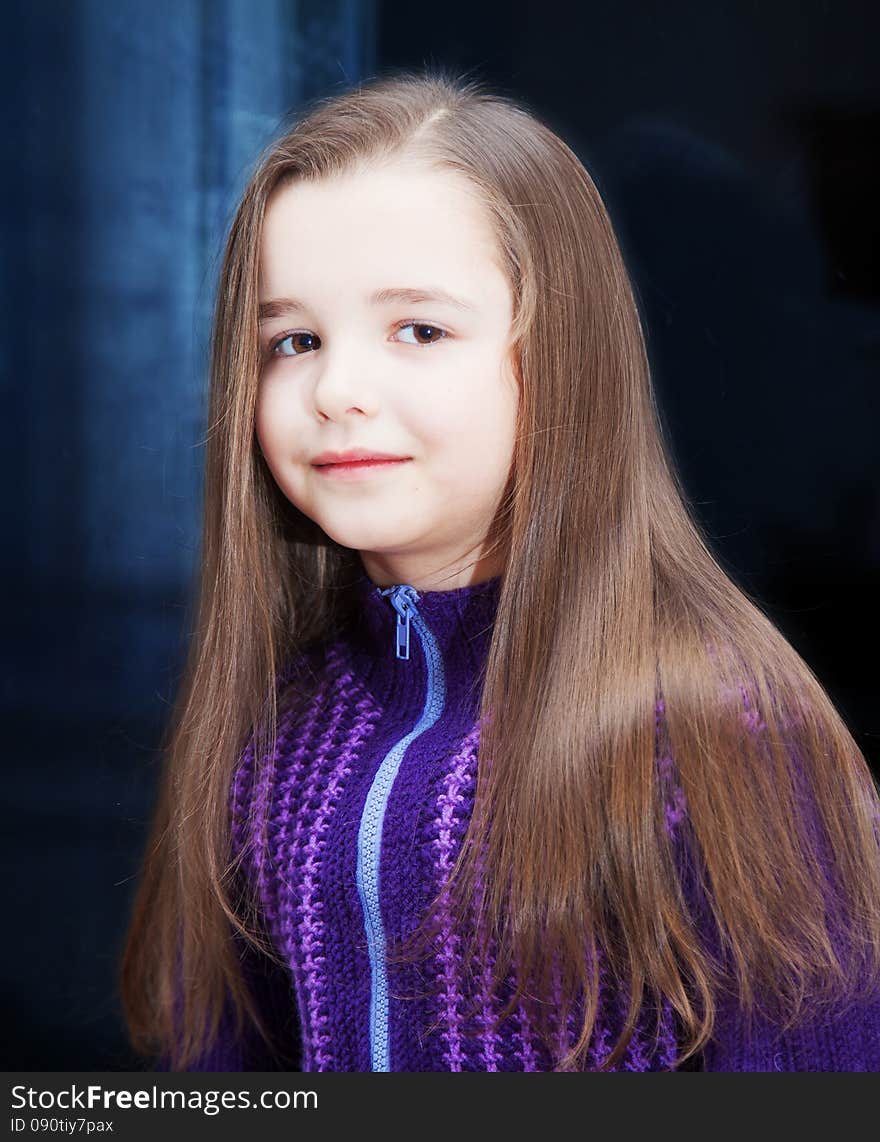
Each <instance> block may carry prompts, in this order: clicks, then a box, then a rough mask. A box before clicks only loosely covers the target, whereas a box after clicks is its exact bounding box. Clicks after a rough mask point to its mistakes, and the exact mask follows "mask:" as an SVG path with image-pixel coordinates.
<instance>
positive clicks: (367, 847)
mask: <svg viewBox="0 0 880 1142" xmlns="http://www.w3.org/2000/svg"><path fill="white" fill-rule="evenodd" d="M391 590H392V591H393V592H396V593H397V594H392V599H391V601H392V604H395V603H396V601H397V600H398V598H399V595H400V594H401V593H402V590H401V588H398V587H395V588H392V589H391ZM410 590H411V588H410ZM388 593H390V592H386V594H388ZM407 603H408V607H407V615H406V622H407V624H409V623H412V625H413V627H414V628H415V629H416V631H417V633H418V635H419V639H420V640H421V644H422V649H423V651H424V654H425V663H426V666H427V676H428V677H427V690H426V694H425V706H424V709H423V711H422V715H421V717H420V718H419V720H418V722H417V723H416V725H415V726H414V727H413V728H412V730H410V732H409V733H408V734H406V735H405V736H404V737H402V738H400V740H399V741H397V742H395V743H394V745H393V746H392V747H391V749H389V750H388V752H387V753H386V755H385V757H384V758H383V759H382V763H381V765H380V766H379V768H378V770H377V772H376V776H375V777H374V778H373V783H372V785H371V786H370V790H369V792H368V793H367V798H366V801H365V803H364V809H363V813H362V814H361V821H360V827H359V829H358V859H357V887H358V895H359V896H360V900H361V907H362V909H363V913H364V929H365V932H366V936H367V948H368V951H369V956H370V1061H371V1067H372V1070H374V1071H388V1070H390V1069H391V1062H390V1042H389V1026H388V976H387V971H386V964H385V949H386V941H385V931H384V929H383V927H382V912H381V907H380V899H379V863H380V857H381V851H382V824H383V821H384V818H385V810H386V808H387V805H388V798H389V796H390V793H391V787H392V786H393V784H394V781H395V779H396V777H397V774H398V771H399V769H400V765H401V762H402V761H403V757H404V754H405V753H406V751H407V749H408V748H409V746H410V745H411V744H412V742H413V741H415V739H416V738H417V737H419V736H420V735H421V734H423V733H425V731H426V730H429V729H430V728H431V726H433V725H434V723H435V722H436V721H437V719H438V718H439V717H440V714H441V712H442V710H443V705H444V703H445V701H446V680H445V678H444V672H443V661H442V658H441V656H440V651H439V649H438V647H437V642H436V639H435V638H434V636H433V635H432V634H431V632H430V630H429V629H428V628H427V626H426V625H425V623H424V622H423V620H422V618H421V616H420V615H419V613H418V611H417V610H416V608H415V604H414V602H413V600H412V596H408V598H407ZM395 610H397V607H396V605H395ZM399 617H400V612H399V611H398V619H399ZM398 650H399V643H398ZM407 657H408V655H407Z"/></svg>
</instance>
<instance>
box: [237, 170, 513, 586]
mask: <svg viewBox="0 0 880 1142" xmlns="http://www.w3.org/2000/svg"><path fill="white" fill-rule="evenodd" d="M495 257H496V254H495V247H494V240H493V235H492V232H491V230H490V227H489V224H488V221H487V219H486V217H485V216H484V214H483V213H482V211H481V208H480V206H479V205H478V204H477V202H476V200H475V198H474V197H473V194H472V193H470V192H469V184H468V183H467V182H466V181H465V179H464V177H463V176H458V175H456V174H455V173H454V172H437V171H425V170H416V169H414V168H413V167H406V166H404V165H402V164H401V165H394V166H387V167H384V168H382V169H373V170H369V171H361V172H359V173H357V174H351V175H346V176H344V177H338V178H335V179H332V180H331V179H327V180H323V181H320V182H314V183H304V182H297V183H292V184H289V185H287V186H284V187H280V188H278V189H277V190H276V192H275V193H274V195H273V197H272V200H271V202H270V205H269V208H268V210H267V213H266V218H265V222H264V228H263V239H262V248H261V265H260V285H259V295H260V303H261V304H260V312H261V321H260V338H261V346H262V352H263V361H264V365H263V373H262V379H261V382H260V391H259V395H258V399H257V412H256V432H257V438H258V440H259V442H260V447H261V448H262V451H263V455H264V457H265V459H266V462H267V464H268V466H269V468H270V470H271V472H272V474H273V476H274V478H275V480H276V481H277V483H278V485H279V487H280V488H281V490H282V492H283V493H284V495H285V496H286V497H287V498H288V499H289V500H290V501H291V502H292V503H293V504H294V505H295V506H296V507H297V508H299V510H300V511H301V512H303V513H304V514H305V515H307V516H309V517H310V518H311V519H312V520H314V521H315V522H316V523H317V524H318V525H319V526H320V527H321V529H322V530H323V531H324V532H325V533H326V534H327V535H328V536H330V537H331V538H332V539H334V540H336V541H337V543H340V544H342V545H343V546H344V547H349V548H353V549H356V550H357V551H359V552H360V554H361V559H362V562H363V564H364V568H365V570H366V571H367V573H368V575H369V576H370V578H371V579H372V580H373V581H374V582H376V583H378V584H379V585H381V586H386V585H389V584H391V583H399V582H405V583H410V584H412V585H413V586H415V587H417V588H419V589H421V590H430V589H433V588H437V589H451V588H453V587H456V586H463V585H466V584H467V583H471V582H479V581H481V580H483V579H485V578H487V577H489V576H490V575H494V574H497V573H499V572H500V571H501V570H502V567H501V566H500V565H499V562H498V560H497V559H496V558H483V557H482V552H481V548H482V544H483V541H484V540H485V538H486V532H487V529H488V527H489V524H490V523H491V520H492V518H493V516H494V515H495V511H496V508H497V507H498V504H499V501H500V499H501V495H502V493H503V491H504V487H505V484H506V482H507V478H508V474H509V472H510V466H511V459H512V456H513V443H514V435H515V426H516V411H517V403H518V387H517V383H516V377H515V374H514V370H513V362H512V354H511V353H510V351H509V348H510V347H509V337H510V331H511V321H512V318H513V298H512V295H511V291H510V287H509V285H508V282H507V279H506V277H505V275H504V274H503V272H502V271H501V269H500V268H499V266H498V265H497V264H496V262H495ZM354 449H359V450H365V451H368V452H378V453H384V454H386V455H390V456H394V457H400V458H402V459H400V460H398V461H397V462H395V463H386V464H374V465H372V466H365V465H360V466H358V467H354V468H352V467H348V468H340V467H335V468H334V467H332V466H330V467H327V466H320V465H319V463H317V462H318V461H320V458H321V454H322V453H325V452H335V453H344V452H348V451H350V450H354ZM441 573H442V574H441Z"/></svg>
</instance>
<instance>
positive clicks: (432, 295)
mask: <svg viewBox="0 0 880 1142" xmlns="http://www.w3.org/2000/svg"><path fill="white" fill-rule="evenodd" d="M367 300H368V301H369V303H370V304H371V305H387V304H388V303H389V302H391V301H401V302H404V303H406V304H407V305H417V304H418V303H419V302H422V301H439V302H443V303H445V304H446V305H451V306H454V307H455V308H456V309H461V310H464V311H470V310H473V309H476V306H475V305H474V304H473V302H470V301H463V300H462V299H461V298H459V297H454V296H453V295H452V294H451V293H447V291H446V290H444V289H437V288H435V287H429V288H425V289H411V288H407V289H404V288H389V289H377V290H376V292H375V293H372V294H370V296H369V298H368V299H367ZM306 308H307V307H306V305H305V304H304V303H303V302H301V301H299V300H298V299H297V298H295V297H273V298H270V299H269V300H268V301H261V302H260V310H259V314H260V324H261V325H262V324H263V322H264V321H271V320H272V318H274V317H284V316H285V315H287V314H288V313H301V312H304V311H305V309H306Z"/></svg>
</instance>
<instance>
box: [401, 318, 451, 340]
mask: <svg viewBox="0 0 880 1142" xmlns="http://www.w3.org/2000/svg"><path fill="white" fill-rule="evenodd" d="M404 330H412V331H413V336H414V338H415V339H414V340H410V339H409V338H408V337H404V338H401V340H402V341H403V342H404V344H405V345H433V344H434V343H435V342H437V341H440V340H442V338H444V337H445V336H446V330H445V329H441V328H440V326H439V325H431V323H430V322H429V321H407V322H405V323H404V324H403V325H400V326H398V329H397V332H398V333H402V332H403V331H404Z"/></svg>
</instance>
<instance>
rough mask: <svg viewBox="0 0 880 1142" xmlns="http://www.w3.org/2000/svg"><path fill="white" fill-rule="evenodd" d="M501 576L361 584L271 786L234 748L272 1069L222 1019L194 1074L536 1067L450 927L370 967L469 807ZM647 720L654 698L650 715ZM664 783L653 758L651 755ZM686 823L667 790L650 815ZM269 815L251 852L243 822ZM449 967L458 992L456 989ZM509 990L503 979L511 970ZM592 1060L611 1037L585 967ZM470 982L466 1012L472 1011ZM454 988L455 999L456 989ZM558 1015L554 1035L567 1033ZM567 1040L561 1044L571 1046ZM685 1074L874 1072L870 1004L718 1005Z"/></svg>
mask: <svg viewBox="0 0 880 1142" xmlns="http://www.w3.org/2000/svg"><path fill="white" fill-rule="evenodd" d="M499 586H500V578H494V579H490V580H488V581H486V582H483V583H480V584H475V585H471V586H467V587H462V588H459V589H456V590H450V591H427V592H421V593H419V592H416V591H414V590H413V588H412V587H410V586H407V585H399V586H396V587H393V588H388V589H382V588H379V587H377V586H375V584H373V583H372V581H371V580H370V579H369V578H368V577H367V576H366V575H363V576H362V577H361V578H360V580H359V581H358V582H357V584H356V586H355V592H356V598H357V607H356V611H355V614H356V616H357V617H356V619H355V621H354V622H353V623H352V624H349V625H348V626H346V627H345V628H344V631H343V633H341V634H340V635H338V636H337V637H336V638H335V640H334V641H332V642H331V643H329V644H327V645H325V646H322V647H320V648H317V649H316V650H314V651H311V652H309V653H308V655H307V669H308V670H309V671H311V672H312V675H313V677H314V679H315V684H316V689H315V693H314V698H313V699H312V700H311V701H310V702H309V703H308V705H307V707H306V708H305V710H303V709H302V708H299V709H298V712H296V713H292V712H291V711H296V710H297V707H296V706H292V707H290V708H288V710H287V712H285V708H284V703H283V701H282V712H281V717H280V720H279V727H278V745H277V753H276V767H275V776H274V779H273V780H272V781H271V782H269V781H267V780H261V781H260V782H259V783H256V784H255V782H254V766H253V753H252V748H251V746H250V745H249V746H248V748H247V749H246V750H245V751H244V754H243V755H242V758H241V761H240V764H239V765H238V767H237V770H236V775H235V780H234V785H233V789H232V798H231V801H232V819H233V842H234V845H235V846H236V847H241V846H242V845H244V844H245V842H248V847H249V849H250V851H249V855H248V859H247V862H246V865H245V868H246V870H247V875H248V876H249V877H251V878H252V879H253V883H254V886H255V888H256V890H257V894H258V899H259V902H260V906H261V910H262V914H263V916H264V919H265V925H266V929H267V931H268V934H269V936H270V937H271V939H272V941H273V943H274V946H275V947H276V948H277V950H278V952H279V953H280V955H281V957H282V959H283V961H284V964H285V965H286V968H285V970H284V971H279V969H278V968H277V967H275V966H270V965H269V963H268V961H265V959H262V958H261V961H262V962H258V961H257V960H255V958H254V953H252V952H248V953H247V954H246V956H245V960H244V968H245V972H246V974H247V976H248V977H249V979H250V980H251V983H252V987H253V989H254V992H255V994H256V995H257V998H258V1002H259V1003H260V1004H261V1007H262V1010H263V1011H264V1013H265V1015H266V1018H267V1020H268V1022H269V1025H270V1026H271V1027H272V1028H273V1029H274V1031H275V1033H276V1035H277V1037H278V1038H279V1039H280V1040H281V1042H282V1043H287V1044H289V1050H288V1051H287V1056H286V1058H285V1059H283V1060H282V1059H279V1057H277V1056H276V1057H269V1056H268V1055H267V1054H266V1053H265V1049H264V1048H263V1047H262V1044H261V1041H260V1040H259V1039H258V1038H257V1037H256V1035H255V1033H251V1032H248V1033H246V1035H245V1036H244V1038H243V1039H240V1040H239V1039H236V1038H235V1037H234V1036H233V1034H232V1032H231V1030H230V1023H229V1021H228V1020H226V1021H225V1022H224V1025H223V1029H222V1034H221V1036H220V1038H219V1040H218V1042H217V1043H216V1045H215V1047H214V1048H213V1049H212V1050H211V1052H210V1054H208V1055H206V1056H205V1057H204V1058H203V1059H202V1060H200V1061H199V1063H198V1065H196V1066H194V1067H192V1068H191V1069H193V1070H267V1069H275V1068H278V1067H283V1068H286V1069H290V1068H291V1066H293V1068H294V1069H296V1068H297V1066H299V1068H300V1069H302V1070H303V1071H371V1070H385V1071H389V1070H390V1071H546V1070H552V1069H553V1062H552V1059H551V1057H550V1055H549V1053H548V1052H547V1050H546V1049H545V1047H544V1046H543V1045H542V1044H541V1043H540V1042H539V1040H538V1039H537V1037H536V1036H535V1035H534V1034H533V1032H532V1028H531V1027H530V1025H529V1021H528V1019H527V1017H526V1013H525V1011H524V1010H523V1009H522V1007H520V1008H518V1009H515V1012H514V1015H513V1016H511V1017H510V1018H509V1019H507V1020H506V1021H505V1022H504V1023H503V1024H501V1026H500V1027H499V1028H497V1029H493V1027H492V1017H493V1015H494V1014H495V1013H496V1012H497V1011H498V1010H499V1009H500V1008H499V1004H498V1001H497V999H495V998H493V996H492V995H491V994H489V992H488V991H487V990H486V988H485V987H484V986H483V984H482V982H481V980H480V979H479V978H477V979H476V980H475V979H474V978H470V976H471V973H466V972H465V970H464V968H465V965H463V963H462V962H461V951H460V943H461V941H460V936H459V935H458V934H457V933H456V931H455V929H454V928H453V926H452V923H451V920H450V922H449V924H448V925H446V926H445V931H444V933H443V938H442V939H440V940H439V941H438V942H437V944H436V946H435V950H434V952H433V953H432V957H431V958H430V959H429V960H423V961H421V962H420V963H417V964H415V965H407V966H401V965H397V964H393V963H388V962H386V959H385V956H384V951H385V947H386V940H387V938H388V937H389V936H392V937H400V936H403V935H405V934H406V933H408V932H410V931H412V930H413V928H414V927H415V926H416V924H417V922H418V920H419V919H420V918H421V916H422V915H423V913H424V910H425V909H426V907H427V905H428V903H429V902H430V901H431V900H432V899H433V898H434V896H435V895H436V893H437V892H438V891H439V889H440V886H441V884H442V881H443V878H444V876H445V874H446V872H447V871H448V870H449V869H450V867H451V865H452V863H453V861H454V858H455V855H456V853H457V851H458V846H459V844H460V842H461V838H462V836H463V834H464V831H465V828H466V826H467V822H468V817H469V813H470V810H471V808H472V803H473V800H472V799H473V794H474V789H475V779H476V759H477V743H478V726H477V719H478V709H479V696H480V688H481V683H482V668H483V667H484V665H485V659H486V654H487V651H488V646H489V640H490V637H491V632H492V625H493V620H494V616H495V610H496V606H497V601H498V591H499ZM658 710H660V711H661V712H662V702H661V703H659V705H658ZM658 762H659V763H660V768H661V771H662V772H664V773H666V775H667V776H668V775H669V774H670V773H671V772H672V770H673V767H672V765H671V761H670V759H669V758H664V757H659V756H658ZM685 812H686V806H685V804H684V799H683V797H682V796H681V793H680V791H678V790H676V789H675V787H674V785H673V786H672V787H671V793H670V797H669V801H668V808H667V821H668V827H669V828H670V830H674V829H675V828H676V826H677V825H678V823H679V821H680V820H681V818H682V815H683V814H684V813H685ZM267 814H268V831H267V836H268V841H267V843H266V842H264V841H263V839H262V836H261V832H262V831H261V830H260V829H259V828H253V825H252V823H251V821H252V819H253V820H256V822H261V821H262V820H263V819H264V818H265V816H266V815H267ZM466 975H467V976H468V977H469V983H468V984H467V986H466V979H465V977H466ZM510 978H511V979H512V977H510ZM602 982H603V987H602V1007H601V1017H600V1019H599V1022H598V1024H597V1029H596V1031H595V1033H594V1036H593V1042H592V1046H591V1051H590V1057H589V1063H588V1065H589V1067H591V1068H592V1067H593V1066H594V1065H595V1063H596V1062H597V1061H599V1060H601V1059H602V1058H603V1057H605V1055H606V1054H607V1052H608V1050H609V1048H610V1046H611V1045H613V1043H614V1041H615V1040H616V1037H617V1030H618V1029H619V1027H620V1026H621V1020H622V1014H623V1013H622V1011H621V1009H620V1007H619V998H620V997H619V996H618V995H616V994H615V991H614V988H613V987H612V986H611V985H610V984H609V982H608V980H607V978H605V977H604V975H603V976H602ZM474 987H476V989H477V992H476V999H477V1002H476V1006H474V1003H473V1000H474V994H475V993H474V990H473V989H474ZM468 988H469V989H470V990H468ZM574 1032H575V1027H574V1025H573V1023H572V1024H571V1025H570V1026H569V1027H568V1028H567V1029H566V1033H567V1035H568V1036H569V1037H570V1036H571V1035H573V1034H574ZM569 1041H570V1042H574V1040H573V1039H569ZM675 1046H676V1027H675V1024H674V1021H673V1018H672V1015H671V1012H670V1010H669V1009H668V1008H666V1009H664V1010H663V1012H662V1020H661V1027H660V1034H659V1036H658V1035H656V1034H655V1019H654V1017H653V1016H652V1017H651V1018H650V1019H649V1018H647V1017H644V1018H643V1019H641V1020H640V1022H639V1024H638V1025H637V1029H636V1033H635V1034H634V1036H633V1038H632V1041H631V1043H630V1045H629V1047H628V1049H627V1051H626V1054H625V1056H624V1057H623V1059H622V1060H621V1062H620V1063H619V1066H618V1069H619V1070H627V1071H649V1070H669V1069H671V1067H672V1061H673V1058H674V1052H675ZM699 1063H700V1065H701V1067H702V1069H704V1070H710V1071H826V1070H828V1071H830V1070H847V1071H863V1070H874V1071H876V1070H880V997H878V1000H877V1002H875V1003H873V1004H872V1005H866V1006H859V1007H858V1008H853V1009H851V1010H849V1011H847V1012H844V1013H842V1014H841V1015H840V1017H839V1018H835V1019H834V1020H833V1021H830V1022H826V1023H823V1024H822V1025H821V1026H813V1027H808V1028H801V1029H800V1030H796V1031H793V1032H788V1033H787V1034H785V1035H780V1034H779V1031H778V1029H777V1028H775V1027H772V1026H769V1025H766V1024H759V1025H758V1026H757V1027H755V1028H753V1031H752V1034H751V1035H748V1034H747V1029H746V1027H745V1025H744V1023H743V1022H742V1020H741V1018H740V1017H739V1013H738V1011H737V1010H736V1007H735V1006H728V1007H726V1008H722V1010H721V1011H720V1013H719V1017H718V1020H717V1025H716V1031H715V1036H714V1039H713V1042H712V1044H711V1045H710V1046H709V1048H708V1049H707V1050H706V1051H705V1052H704V1053H703V1056H702V1058H701V1059H700V1060H699Z"/></svg>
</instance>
